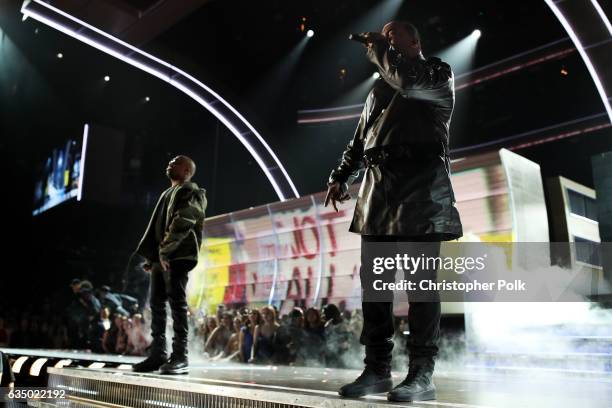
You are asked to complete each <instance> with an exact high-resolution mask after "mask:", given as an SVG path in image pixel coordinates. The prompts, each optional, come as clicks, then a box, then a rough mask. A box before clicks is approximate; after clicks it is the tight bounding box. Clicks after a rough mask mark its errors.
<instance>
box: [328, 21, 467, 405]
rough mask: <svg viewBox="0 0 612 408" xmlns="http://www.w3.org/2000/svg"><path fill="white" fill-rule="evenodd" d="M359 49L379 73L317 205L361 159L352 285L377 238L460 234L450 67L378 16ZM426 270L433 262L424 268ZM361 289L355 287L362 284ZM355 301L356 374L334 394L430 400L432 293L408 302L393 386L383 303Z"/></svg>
mask: <svg viewBox="0 0 612 408" xmlns="http://www.w3.org/2000/svg"><path fill="white" fill-rule="evenodd" d="M355 37H357V38H352V39H355V40H361V42H364V43H365V44H366V46H367V57H368V58H369V59H370V61H371V62H372V63H374V65H375V66H376V67H377V68H378V71H379V73H380V75H381V77H380V79H379V80H377V81H376V83H375V85H374V86H373V88H372V90H371V91H370V93H369V94H368V97H367V99H366V101H365V105H364V108H363V111H362V113H361V117H360V119H359V124H358V126H357V130H356V132H355V135H354V137H353V139H352V140H351V141H350V142H349V144H348V146H347V147H346V149H345V151H344V153H343V154H342V158H341V162H340V164H339V165H338V167H337V168H336V169H334V170H333V171H332V173H331V175H330V177H329V181H328V191H327V197H326V199H325V205H326V206H327V205H328V204H329V203H330V202H331V204H332V205H333V207H334V209H336V211H337V203H342V202H343V201H346V200H347V199H348V198H349V195H348V187H349V185H350V184H351V183H352V182H353V181H354V180H355V179H356V178H357V176H358V175H359V172H360V171H361V170H362V169H364V168H365V175H364V179H363V182H362V185H361V189H360V191H359V196H358V198H357V204H356V207H355V213H354V216H353V221H352V223H351V226H350V231H351V232H354V233H358V234H361V243H362V244H361V274H360V275H361V281H362V290H363V288H365V287H366V285H368V282H369V277H370V276H373V272H372V270H371V269H372V264H371V263H370V262H369V261H368V259H369V257H370V256H371V254H369V253H368V251H369V246H371V244H376V243H379V242H398V243H406V242H414V243H421V245H422V243H423V242H427V245H428V248H429V249H428V251H429V253H428V254H427V255H428V256H437V255H439V250H440V243H441V241H448V240H453V239H457V238H460V237H461V236H462V235H463V230H462V225H461V220H460V217H459V213H458V211H457V209H456V208H455V205H454V204H455V196H454V192H453V188H452V185H451V181H450V159H449V155H448V151H449V149H448V143H449V125H450V120H451V115H452V112H453V107H454V101H455V94H454V77H453V73H452V70H451V68H450V66H449V65H448V64H447V63H445V62H443V61H441V60H440V59H439V58H435V57H431V58H427V59H426V58H425V57H423V54H422V51H421V41H420V36H419V33H418V31H417V29H416V28H415V27H414V26H413V25H412V24H410V23H408V22H400V21H392V22H390V23H387V24H386V25H385V26H384V27H383V30H382V33H376V32H370V33H363V34H361V35H359V36H355ZM434 273H435V271H434ZM362 293H364V292H362ZM362 300H363V303H362V308H363V317H364V326H363V331H362V333H361V337H360V341H361V344H363V345H364V346H365V351H366V357H365V360H364V363H365V369H364V371H363V373H362V374H361V375H360V376H359V377H358V378H357V379H356V380H355V381H354V382H352V383H350V384H347V385H345V386H343V387H342V388H341V389H340V390H339V394H340V395H341V396H344V397H353V398H355V397H361V396H364V395H367V394H373V393H380V392H388V394H387V397H388V399H389V400H391V401H419V400H429V399H435V398H436V393H435V386H434V384H433V382H432V375H433V371H434V358H435V357H436V355H437V353H438V340H439V332H440V302H439V298H437V299H435V300H432V301H429V302H415V301H410V307H409V316H408V322H409V330H410V334H409V337H408V353H409V358H410V360H409V361H410V362H409V368H408V375H407V377H406V379H405V380H404V381H402V382H401V383H400V384H399V385H397V386H396V387H395V388H393V383H392V380H391V350H392V349H393V340H392V337H393V333H394V325H393V303H392V302H390V301H389V302H387V301H384V302H378V301H367V300H366V299H365V297H364V299H362Z"/></svg>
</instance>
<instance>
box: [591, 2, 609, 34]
mask: <svg viewBox="0 0 612 408" xmlns="http://www.w3.org/2000/svg"><path fill="white" fill-rule="evenodd" d="M591 4H593V7H594V8H595V10H596V11H597V14H599V18H601V21H603V23H604V24H605V25H606V28H607V29H608V32H609V33H610V35H611V36H612V24H610V20H609V19H608V16H606V13H605V12H604V11H603V9H602V8H601V6H600V5H599V3H598V2H597V0H591Z"/></svg>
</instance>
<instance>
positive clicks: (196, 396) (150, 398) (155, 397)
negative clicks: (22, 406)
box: [49, 374, 307, 408]
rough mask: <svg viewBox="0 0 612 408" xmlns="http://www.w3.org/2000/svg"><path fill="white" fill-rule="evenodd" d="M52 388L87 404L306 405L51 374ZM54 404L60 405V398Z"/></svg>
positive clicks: (143, 407) (141, 407)
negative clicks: (64, 391) (60, 389)
mask: <svg viewBox="0 0 612 408" xmlns="http://www.w3.org/2000/svg"><path fill="white" fill-rule="evenodd" d="M49 387H53V388H63V389H66V393H67V395H68V397H69V399H71V400H72V401H75V402H80V403H81V404H84V405H86V404H87V403H88V402H91V403H92V404H96V403H98V404H99V403H103V404H112V405H109V406H117V407H134V408H155V407H161V408H163V407H172V408H201V407H206V408H307V406H305V405H290V404H281V403H276V402H268V401H258V400H248V399H244V398H236V397H229V396H222V395H212V394H204V393H200V392H198V393H195V392H188V391H182V390H168V389H161V388H155V387H147V386H142V385H134V384H125V383H120V382H119V383H117V382H110V381H99V380H93V379H88V378H78V377H70V376H63V375H57V374H50V375H49ZM54 403H55V404H56V405H58V404H60V401H55V402H54ZM59 406H61V405H59ZM98 406H100V405H98Z"/></svg>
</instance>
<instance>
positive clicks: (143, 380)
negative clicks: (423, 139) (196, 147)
mask: <svg viewBox="0 0 612 408" xmlns="http://www.w3.org/2000/svg"><path fill="white" fill-rule="evenodd" d="M49 373H50V377H49V386H51V387H68V388H67V390H68V391H69V395H71V397H74V398H71V401H74V402H81V403H87V402H91V401H99V402H105V403H111V404H120V405H127V406H179V407H185V408H186V407H198V406H206V407H208V408H215V407H221V406H223V407H233V406H240V407H258V408H264V407H319V406H328V407H340V406H342V407H355V408H361V407H364V408H365V407H377V406H381V407H382V406H397V405H405V404H397V403H394V404H392V403H388V402H387V400H386V398H385V396H384V395H382V394H381V395H376V396H372V397H369V398H363V399H340V398H339V397H338V395H337V389H338V388H339V387H340V385H342V384H344V383H346V382H348V381H352V379H354V378H355V376H356V375H357V374H358V373H357V372H356V371H355V370H343V369H327V368H305V367H285V366H278V367H276V366H253V365H250V366H245V365H230V364H211V363H199V364H198V363H195V364H194V365H193V366H192V369H191V373H190V374H189V375H188V376H162V375H158V374H133V373H129V372H125V371H121V370H114V369H78V368H77V369H75V368H68V369H66V368H64V369H55V368H50V369H49ZM404 375H405V374H404V373H398V372H396V373H394V382H395V383H398V382H399V381H401V380H402V379H403V377H404ZM435 383H436V385H437V387H438V400H437V401H426V402H419V403H416V406H421V407H424V406H427V407H462V408H480V407H493V406H494V407H519V406H525V407H526V406H528V407H536V406H537V407H555V408H563V407H576V406H580V407H581V408H588V407H603V406H610V403H611V402H612V381H610V379H602V378H585V377H583V378H579V379H576V378H573V379H572V386H571V387H561V388H560V387H559V379H558V378H556V379H553V378H552V376H551V374H543V373H541V372H527V371H523V372H514V373H508V372H500V371H493V370H486V371H470V370H469V369H468V370H465V369H462V370H461V371H454V370H448V371H447V370H439V371H438V372H437V374H436V376H435ZM587 397H588V398H587ZM172 404H174V405H172Z"/></svg>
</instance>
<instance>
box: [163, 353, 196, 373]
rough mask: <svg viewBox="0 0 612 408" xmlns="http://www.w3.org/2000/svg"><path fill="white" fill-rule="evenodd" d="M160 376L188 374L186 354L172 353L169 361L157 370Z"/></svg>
mask: <svg viewBox="0 0 612 408" xmlns="http://www.w3.org/2000/svg"><path fill="white" fill-rule="evenodd" d="M159 372H160V373H161V374H189V361H188V359H187V353H174V352H173V353H172V356H170V359H169V360H168V361H167V362H166V363H165V364H164V365H162V366H161V367H160V368H159Z"/></svg>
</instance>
